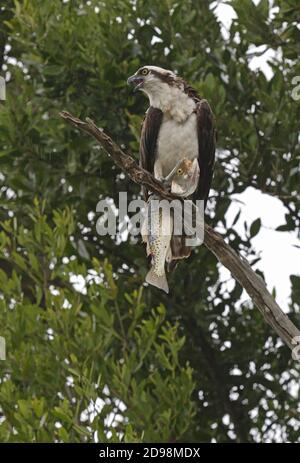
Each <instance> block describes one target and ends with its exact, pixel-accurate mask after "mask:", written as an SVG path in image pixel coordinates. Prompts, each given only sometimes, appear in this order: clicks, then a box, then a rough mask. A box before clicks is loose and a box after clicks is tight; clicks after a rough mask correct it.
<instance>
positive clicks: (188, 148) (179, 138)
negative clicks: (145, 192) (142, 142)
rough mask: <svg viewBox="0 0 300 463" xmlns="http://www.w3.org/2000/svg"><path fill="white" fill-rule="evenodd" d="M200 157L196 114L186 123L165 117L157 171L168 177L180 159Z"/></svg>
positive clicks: (161, 132) (161, 130)
mask: <svg viewBox="0 0 300 463" xmlns="http://www.w3.org/2000/svg"><path fill="white" fill-rule="evenodd" d="M196 157H198V135H197V120H196V114H195V113H192V114H191V115H190V116H189V117H188V118H187V119H186V120H185V121H184V122H177V121H175V120H174V119H173V118H171V117H168V116H166V115H164V117H163V121H162V124H161V127H160V131H159V136H158V146H157V157H156V161H155V164H156V166H155V171H156V172H161V174H162V175H163V177H166V176H167V175H168V174H169V173H170V171H171V170H172V169H173V168H174V167H175V165H176V164H177V163H178V161H179V160H180V159H183V158H187V159H191V160H193V159H195V158H196Z"/></svg>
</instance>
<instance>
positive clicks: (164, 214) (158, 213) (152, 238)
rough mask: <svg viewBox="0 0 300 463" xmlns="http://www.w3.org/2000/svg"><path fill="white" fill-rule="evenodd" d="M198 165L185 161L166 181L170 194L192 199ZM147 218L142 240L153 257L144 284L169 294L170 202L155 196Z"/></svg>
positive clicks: (175, 168) (164, 181)
mask: <svg viewBox="0 0 300 463" xmlns="http://www.w3.org/2000/svg"><path fill="white" fill-rule="evenodd" d="M199 173H200V170H199V164H198V161H197V159H194V160H193V161H191V160H189V159H185V158H184V159H183V160H181V161H179V162H178V163H177V165H176V166H175V167H174V168H173V169H172V170H171V172H170V173H169V175H168V176H167V177H166V178H165V179H163V183H164V184H165V185H168V186H169V188H170V191H171V192H172V193H174V194H177V195H178V196H181V197H187V196H190V195H191V194H192V193H193V192H194V191H195V190H196V188H197V186H198V179H199ZM145 215H146V217H145V220H144V222H143V225H142V230H141V232H142V233H141V234H142V239H143V242H145V243H146V244H147V255H151V269H150V270H149V272H148V273H147V275H146V279H145V281H146V282H147V283H149V284H151V285H152V286H155V287H157V288H159V289H162V290H163V291H165V292H166V293H167V294H168V293H169V285H168V280H167V276H166V271H165V263H166V262H167V263H170V262H171V260H172V251H171V238H172V233H173V215H172V214H171V211H170V207H169V202H168V201H167V200H161V199H160V198H159V197H158V196H157V195H155V194H152V195H150V197H149V199H148V204H147V207H146V214H145Z"/></svg>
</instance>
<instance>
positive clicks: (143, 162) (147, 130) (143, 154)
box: [140, 106, 163, 200]
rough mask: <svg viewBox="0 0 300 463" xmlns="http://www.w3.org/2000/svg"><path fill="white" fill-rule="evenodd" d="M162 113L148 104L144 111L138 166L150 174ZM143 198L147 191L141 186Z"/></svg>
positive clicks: (152, 170) (146, 196)
mask: <svg viewBox="0 0 300 463" xmlns="http://www.w3.org/2000/svg"><path fill="white" fill-rule="evenodd" d="M162 118H163V113H162V111H161V110H160V109H158V108H153V107H152V106H150V108H149V109H148V111H147V112H146V115H145V118H144V122H143V126H142V133H141V141H140V166H141V167H143V169H145V170H147V171H148V172H150V173H151V174H153V172H154V162H155V156H156V145H157V137H158V134H159V130H160V125H161V122H162ZM143 193H144V196H145V200H147V198H148V192H147V190H146V189H145V188H143Z"/></svg>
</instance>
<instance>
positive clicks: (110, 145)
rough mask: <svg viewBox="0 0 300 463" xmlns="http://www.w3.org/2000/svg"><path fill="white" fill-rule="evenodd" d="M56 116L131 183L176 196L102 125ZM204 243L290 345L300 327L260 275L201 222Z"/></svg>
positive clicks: (167, 196) (293, 344) (65, 114)
mask: <svg viewBox="0 0 300 463" xmlns="http://www.w3.org/2000/svg"><path fill="white" fill-rule="evenodd" d="M60 116H61V117H62V118H63V119H65V120H66V121H67V122H69V123H70V124H72V125H74V126H75V127H77V128H78V129H80V130H82V131H84V132H86V133H88V134H90V135H92V136H93V137H94V138H95V139H96V140H97V141H98V142H99V143H100V145H101V146H102V147H103V148H104V149H105V151H106V152H107V153H108V154H109V155H110V156H111V157H112V159H113V161H114V162H115V163H116V164H117V165H118V166H119V167H120V168H121V169H122V170H123V171H124V172H126V173H127V175H128V176H129V177H130V178H131V180H133V181H134V182H135V183H138V184H140V185H144V186H146V187H147V188H148V189H149V190H151V191H153V192H154V193H157V194H158V195H159V196H160V197H162V198H166V199H176V196H174V195H172V194H171V193H169V192H168V191H167V190H166V189H165V188H164V186H163V185H162V183H161V182H159V181H158V180H156V179H155V178H154V177H153V175H152V174H150V173H149V172H147V171H146V170H144V169H142V168H141V167H140V166H139V165H138V164H137V162H136V161H135V160H134V159H133V158H132V157H131V156H129V155H128V154H126V153H125V152H124V151H123V150H122V149H121V148H120V146H119V145H118V144H117V143H115V142H114V141H113V140H112V139H111V138H110V137H109V136H108V135H107V134H106V133H105V132H104V131H103V130H102V129H100V128H98V127H97V126H96V125H95V123H94V122H93V121H92V120H91V119H89V118H87V119H86V121H85V122H84V121H82V120H81V119H78V118H77V117H74V116H73V115H72V114H70V113H68V112H67V111H62V112H61V113H60ZM204 245H205V246H206V247H207V248H208V249H209V250H210V251H211V252H213V254H215V256H216V257H217V259H218V260H219V261H220V262H221V263H222V264H223V265H224V266H225V267H226V268H228V270H229V271H230V272H231V274H232V276H233V277H234V278H235V280H236V281H238V282H239V283H240V285H241V286H242V287H243V288H244V289H245V290H246V291H247V293H248V294H249V296H250V298H251V299H252V301H253V303H254V304H255V305H256V306H257V308H258V309H259V311H260V312H261V313H262V315H263V317H264V319H265V320H266V322H267V323H268V324H269V325H270V326H271V327H272V328H273V329H274V330H275V332H276V333H277V335H278V336H279V337H280V338H281V339H282V341H283V342H284V343H285V344H287V346H288V347H289V348H290V349H293V348H294V347H295V342H294V343H293V340H294V338H295V337H296V336H300V331H299V330H298V329H297V327H296V326H295V325H294V324H293V322H292V321H291V320H290V319H289V317H288V316H287V315H286V314H285V313H284V312H283V311H282V309H281V308H280V307H279V305H278V304H277V302H276V301H275V300H274V299H273V297H272V296H271V294H270V293H269V291H268V290H267V288H266V285H265V283H264V281H263V279H262V278H261V277H260V276H259V275H258V274H256V273H255V272H254V271H253V270H252V268H251V266H250V265H249V263H248V262H247V261H246V260H245V259H244V258H243V257H241V256H239V255H238V254H237V252H236V251H235V250H234V249H232V247H231V246H229V245H228V244H227V243H226V242H225V241H224V239H223V238H222V236H221V235H220V234H219V233H217V232H216V231H215V230H213V229H212V228H211V227H210V226H209V225H207V224H205V228H204Z"/></svg>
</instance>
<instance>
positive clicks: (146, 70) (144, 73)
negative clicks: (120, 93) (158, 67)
mask: <svg viewBox="0 0 300 463" xmlns="http://www.w3.org/2000/svg"><path fill="white" fill-rule="evenodd" d="M148 72H149V71H148V69H146V68H145V69H142V70H141V74H142V75H143V76H146V75H147V74H148Z"/></svg>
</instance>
